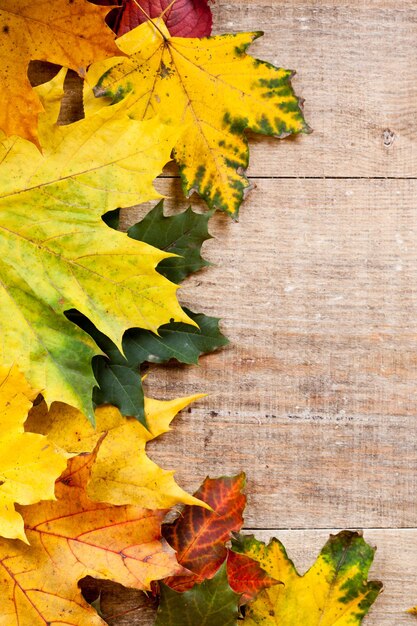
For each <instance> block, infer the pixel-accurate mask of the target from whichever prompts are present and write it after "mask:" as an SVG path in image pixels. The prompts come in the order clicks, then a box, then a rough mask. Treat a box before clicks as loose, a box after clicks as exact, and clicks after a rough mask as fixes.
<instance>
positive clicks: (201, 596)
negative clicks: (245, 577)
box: [155, 563, 240, 626]
mask: <svg viewBox="0 0 417 626" xmlns="http://www.w3.org/2000/svg"><path fill="white" fill-rule="evenodd" d="M239 598H240V594H238V593H235V592H234V591H233V590H232V589H231V587H230V585H229V581H228V579H227V569H226V563H223V565H222V566H221V567H220V569H219V570H218V571H217V573H216V574H215V576H214V577H213V578H211V579H209V580H205V581H204V582H203V583H202V584H201V585H194V587H193V588H192V589H190V591H185V592H184V593H178V592H177V591H174V590H172V589H170V588H169V587H167V586H166V585H164V584H162V585H161V600H160V604H159V608H158V613H157V617H156V621H155V626H184V624H187V626H237V624H238V621H237V618H238V603H239Z"/></svg>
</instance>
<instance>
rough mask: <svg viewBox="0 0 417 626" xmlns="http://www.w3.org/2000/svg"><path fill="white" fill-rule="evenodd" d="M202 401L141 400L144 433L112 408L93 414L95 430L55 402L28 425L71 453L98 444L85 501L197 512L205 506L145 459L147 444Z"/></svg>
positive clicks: (169, 473)
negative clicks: (191, 508) (189, 507)
mask: <svg viewBox="0 0 417 626" xmlns="http://www.w3.org/2000/svg"><path fill="white" fill-rule="evenodd" d="M201 397H202V396H201V395H196V396H190V397H189V398H178V399H176V400H170V401H160V400H154V399H150V398H145V414H146V421H147V424H148V430H147V429H146V428H145V427H144V426H143V425H142V424H140V423H139V422H138V421H137V420H135V419H133V418H124V417H123V416H122V415H121V414H120V412H119V411H118V410H117V409H116V408H115V407H112V406H105V407H101V408H98V409H97V410H96V429H94V428H93V427H92V426H91V424H90V423H89V422H87V420H86V419H85V417H84V415H83V414H82V413H80V412H79V411H77V410H76V409H74V408H73V407H70V406H68V405H65V404H62V403H59V402H55V403H54V404H53V405H52V407H51V409H50V410H49V412H48V410H47V408H46V406H45V404H43V405H39V406H37V407H35V408H34V409H33V411H32V413H31V415H30V417H29V421H28V425H29V427H30V428H31V430H33V431H34V432H39V433H42V434H45V435H48V439H49V440H50V441H53V442H54V443H55V444H57V445H59V446H60V448H63V449H64V450H66V451H68V452H71V453H76V454H80V453H82V452H91V451H92V450H94V448H95V446H96V444H97V442H99V441H101V445H100V447H99V449H98V451H97V453H96V459H95V462H94V465H93V466H92V469H91V475H90V477H89V480H88V484H87V487H86V488H87V494H88V497H89V498H90V499H91V500H93V501H95V502H109V503H110V504H115V505H124V504H134V505H136V506H141V507H145V508H148V509H168V508H170V507H172V506H174V505H175V504H178V503H185V504H189V505H194V506H195V505H197V506H198V507H199V506H205V505H204V502H201V500H199V499H198V498H196V497H193V496H191V495H189V494H188V493H187V492H185V491H184V490H183V489H181V487H179V486H178V485H177V483H176V482H175V480H174V472H172V471H167V470H164V469H162V468H160V467H159V466H158V465H157V464H156V463H154V462H153V461H152V460H151V459H150V458H149V457H148V456H147V454H146V444H147V443H148V442H149V441H152V440H153V439H155V438H156V437H159V436H160V435H162V434H163V433H166V432H168V431H169V430H170V427H169V425H170V423H171V422H172V420H173V419H174V417H175V415H176V414H177V413H178V412H179V411H181V409H183V408H184V407H186V406H188V405H189V404H190V403H191V402H194V401H195V400H197V399H198V398H201Z"/></svg>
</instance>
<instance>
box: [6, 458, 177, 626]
mask: <svg viewBox="0 0 417 626" xmlns="http://www.w3.org/2000/svg"><path fill="white" fill-rule="evenodd" d="M96 452H97V451H96ZM96 452H95V453H93V454H89V455H83V456H77V457H75V458H73V459H71V461H70V462H69V466H68V469H67V471H66V472H65V473H64V474H63V476H62V477H61V478H60V480H59V481H58V482H57V484H56V495H57V498H58V499H57V501H55V502H42V503H40V504H35V505H32V506H30V507H25V508H24V510H23V515H24V519H25V529H26V534H27V537H28V539H29V541H30V546H27V545H25V544H23V543H22V542H21V541H16V540H15V541H12V540H7V539H2V540H0V582H1V590H2V599H1V610H0V626H45V624H51V625H52V624H66V625H67V626H104V624H105V622H104V621H103V620H102V619H101V618H100V617H99V616H98V615H97V613H96V611H95V610H94V609H93V608H92V607H91V606H90V605H89V604H87V602H86V601H85V600H84V599H83V597H82V595H81V591H80V589H79V587H78V582H79V581H80V580H81V579H82V578H84V577H85V576H93V577H95V578H101V579H106V580H111V581H114V582H118V583H120V584H122V585H125V586H126V587H134V588H136V589H140V590H147V589H149V588H150V584H151V582H152V581H153V580H160V579H161V578H164V577H165V576H168V575H172V574H175V572H178V571H179V570H180V569H181V568H180V566H179V565H178V563H177V561H176V558H175V553H174V551H173V550H172V549H171V548H169V546H168V545H167V544H166V543H165V541H164V540H163V539H161V522H162V520H163V517H164V515H165V513H166V511H163V510H159V511H149V510H146V509H143V508H140V507H135V506H119V507H115V506H112V505H109V504H97V503H95V502H92V501H91V500H90V499H89V498H88V496H87V494H86V492H85V486H86V484H87V483H88V480H89V476H90V472H91V467H92V465H93V463H94V457H95V454H96Z"/></svg>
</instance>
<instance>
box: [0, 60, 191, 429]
mask: <svg viewBox="0 0 417 626" xmlns="http://www.w3.org/2000/svg"><path fill="white" fill-rule="evenodd" d="M64 76H65V73H64V72H61V73H60V74H59V75H58V76H57V77H56V78H55V79H53V81H51V83H49V84H47V85H43V86H41V88H38V93H39V94H40V95H41V97H42V100H43V102H44V104H45V107H46V113H45V114H44V115H42V116H41V119H40V125H39V129H40V134H39V139H40V141H41V144H42V148H43V153H40V152H39V151H38V149H37V148H36V147H35V146H34V145H33V144H32V143H30V142H28V141H26V140H24V139H21V138H16V137H15V138H10V139H4V140H3V141H2V142H1V143H0V180H1V183H0V211H1V212H0V251H1V261H0V275H1V283H2V284H1V288H0V303H1V310H2V311H3V313H2V315H1V316H0V330H1V335H2V338H3V340H2V343H1V352H0V362H1V363H2V364H3V365H5V366H10V365H12V364H13V363H19V367H20V369H21V370H22V372H23V373H24V374H25V376H26V378H27V379H28V381H29V383H30V384H31V385H32V386H33V387H36V388H38V389H41V390H42V393H43V395H44V397H45V399H46V401H47V402H48V403H51V402H52V401H54V400H59V401H62V402H66V403H68V404H71V405H73V406H75V407H77V408H79V409H80V410H82V411H83V412H85V413H86V414H87V415H89V417H90V418H91V419H93V417H94V416H93V412H92V403H91V391H92V387H93V381H94V379H93V374H92V371H91V358H92V356H93V355H94V354H95V353H97V352H98V350H97V348H96V347H95V346H94V343H93V341H92V339H90V338H89V337H88V335H87V334H86V333H84V332H82V331H81V330H80V329H79V328H78V327H77V326H75V325H74V324H72V323H71V322H69V321H68V320H67V319H66V318H65V316H64V312H65V311H67V310H69V309H72V308H75V309H77V310H78V311H80V312H81V313H82V314H83V315H86V316H87V317H88V318H89V319H91V321H92V322H93V323H94V325H95V326H97V327H98V328H99V329H100V331H102V332H103V333H105V334H106V335H107V336H108V337H110V338H111V340H112V341H113V342H114V343H116V344H117V345H119V346H121V339H122V335H123V333H124V331H125V330H127V329H128V328H131V327H132V326H137V327H141V328H145V329H148V330H151V331H153V332H156V331H157V329H158V328H159V326H161V324H165V323H167V322H169V321H170V320H171V319H174V320H175V321H179V322H184V323H189V324H193V323H194V322H193V321H192V320H190V318H188V316H187V315H186V314H185V313H184V312H183V311H182V310H181V308H180V306H179V304H178V302H177V300H176V297H175V292H176V289H177V287H176V286H175V285H174V284H172V283H170V282H169V281H168V280H166V279H165V278H164V277H163V276H161V275H160V274H158V273H157V272H156V271H155V267H156V266H157V265H158V263H160V261H161V260H162V259H164V258H166V257H167V256H169V255H168V254H167V253H163V252H161V251H160V250H156V249H155V248H152V247H151V246H149V245H147V244H144V243H140V242H138V241H134V240H133V239H131V238H129V237H127V236H126V235H125V234H123V233H120V232H116V231H114V230H112V229H110V228H109V227H108V226H107V225H106V224H105V223H104V222H103V221H102V219H101V216H102V214H103V213H105V212H106V211H109V210H113V209H115V208H116V207H123V206H131V205H133V204H135V203H137V202H141V201H144V200H147V199H150V198H155V197H158V195H159V194H158V193H157V192H156V191H155V190H154V188H153V186H152V180H153V178H154V177H155V176H156V175H157V174H158V173H159V172H160V171H161V169H162V167H163V165H164V163H166V161H167V160H169V158H170V152H171V149H172V145H173V143H174V141H175V139H176V137H175V133H173V131H172V129H171V128H169V127H168V126H166V125H164V124H161V122H160V121H159V120H158V119H153V120H150V121H147V122H146V123H143V122H136V121H134V120H131V119H130V118H129V117H128V116H127V115H126V113H125V112H124V111H123V110H121V109H120V108H118V107H116V108H114V107H113V108H105V109H103V110H102V111H100V112H99V113H98V114H97V115H93V116H91V117H89V118H88V119H86V120H80V121H79V122H76V123H75V124H70V125H68V126H56V125H51V124H50V123H49V122H50V119H51V117H52V116H53V114H56V113H57V109H58V104H59V98H60V96H61V95H62V84H63V80H64ZM55 119H56V118H55Z"/></svg>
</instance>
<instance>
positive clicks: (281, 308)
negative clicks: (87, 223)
mask: <svg viewBox="0 0 417 626" xmlns="http://www.w3.org/2000/svg"><path fill="white" fill-rule="evenodd" d="M158 186H159V188H160V189H161V191H165V193H168V194H170V195H171V199H170V200H169V201H168V202H167V207H168V209H169V207H171V208H172V207H173V206H174V205H175V206H176V207H181V206H185V205H186V203H185V202H184V201H183V200H181V195H180V190H179V183H178V181H172V180H171V181H169V180H165V181H160V182H159V185H158ZM416 197H417V181H404V180H399V181H396V182H395V183H394V182H393V181H363V180H360V181H357V180H356V181H339V180H338V181H330V180H325V181H322V180H304V181H299V180H296V181H293V180H290V181H288V180H282V181H276V180H267V179H265V180H261V181H258V188H257V189H256V190H254V191H253V193H252V195H251V197H250V199H249V200H248V201H247V202H246V204H245V206H244V208H243V210H242V217H241V220H240V222H239V223H238V224H233V223H231V222H230V221H228V219H227V218H224V217H223V216H221V215H219V216H216V218H215V219H213V220H212V221H211V230H212V232H213V234H214V235H215V239H213V240H211V241H209V242H207V243H206V244H205V247H204V251H205V255H206V257H207V258H208V259H209V260H210V261H212V262H213V263H215V264H216V266H215V267H210V268H208V269H206V270H204V271H202V272H200V273H199V274H196V275H195V276H194V277H193V278H192V279H191V280H189V281H188V282H187V283H185V286H184V288H183V289H181V292H180V298H181V299H182V301H183V302H184V303H186V304H187V305H188V306H190V307H191V308H192V309H193V310H204V311H207V312H208V313H210V314H213V315H216V316H219V317H222V318H223V321H222V328H223V330H224V332H225V333H226V335H227V336H228V337H229V338H230V340H231V346H230V347H229V348H227V349H224V350H222V351H220V352H218V353H217V354H215V355H211V356H207V357H205V358H204V359H201V361H200V367H199V368H195V367H182V368H181V367H180V368H178V367H172V368H163V367H159V368H158V367H152V368H151V370H150V372H151V373H150V376H149V377H148V379H147V383H146V384H147V388H148V393H150V394H156V395H158V394H159V395H161V393H162V394H163V395H164V396H166V397H171V396H174V395H178V394H179V393H180V394H190V393H195V392H197V391H204V392H208V393H209V394H210V395H209V398H207V399H206V400H203V401H200V402H199V403H198V405H197V406H196V407H195V408H193V409H192V412H191V413H184V414H183V415H182V417H180V418H179V419H178V420H177V425H176V428H175V430H174V432H173V433H171V434H169V435H167V436H166V437H165V439H164V441H163V445H160V446H159V445H158V446H155V448H152V449H154V450H155V454H154V456H155V458H157V460H158V461H159V462H161V463H162V464H163V465H165V466H169V467H178V468H179V478H180V480H181V481H182V482H183V484H184V485H186V486H187V487H188V488H192V487H195V486H197V484H196V483H197V482H198V480H199V478H200V477H201V476H202V475H205V474H206V473H211V474H214V475H217V474H221V473H229V472H236V471H239V470H241V469H247V471H248V478H249V485H250V487H249V493H250V501H249V507H248V511H247V516H246V523H247V525H249V526H250V527H253V528H291V527H296V528H319V527H329V526H335V527H337V526H342V525H348V526H353V527H356V526H358V527H362V526H364V527H368V526H369V527H389V526H394V527H395V526H398V527H400V526H415V525H416V522H417V505H416V504H415V502H416V500H415V494H416V488H417V475H416V472H415V459H416V455H415V444H416V437H417V435H416V429H415V415H416V414H417V395H416V394H415V380H416V377H417V357H416V350H417V334H416V326H415V319H416V317H417V297H416V296H417V294H416V290H415V288H414V287H413V286H414V285H415V284H417V253H416V250H415V246H414V241H415V239H416V236H417V220H416V219H415V200H414V198H416ZM393 199H394V200H395V204H393ZM132 213H133V212H132V211H130V212H129V221H132V220H133V221H134V220H135V219H137V218H136V217H134V216H133V215H132ZM190 442H192V445H190ZM219 450H221V454H219ZM195 467H197V468H198V474H197V475H196V476H195V477H194V475H195V474H196V471H195V469H194V468H195Z"/></svg>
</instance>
